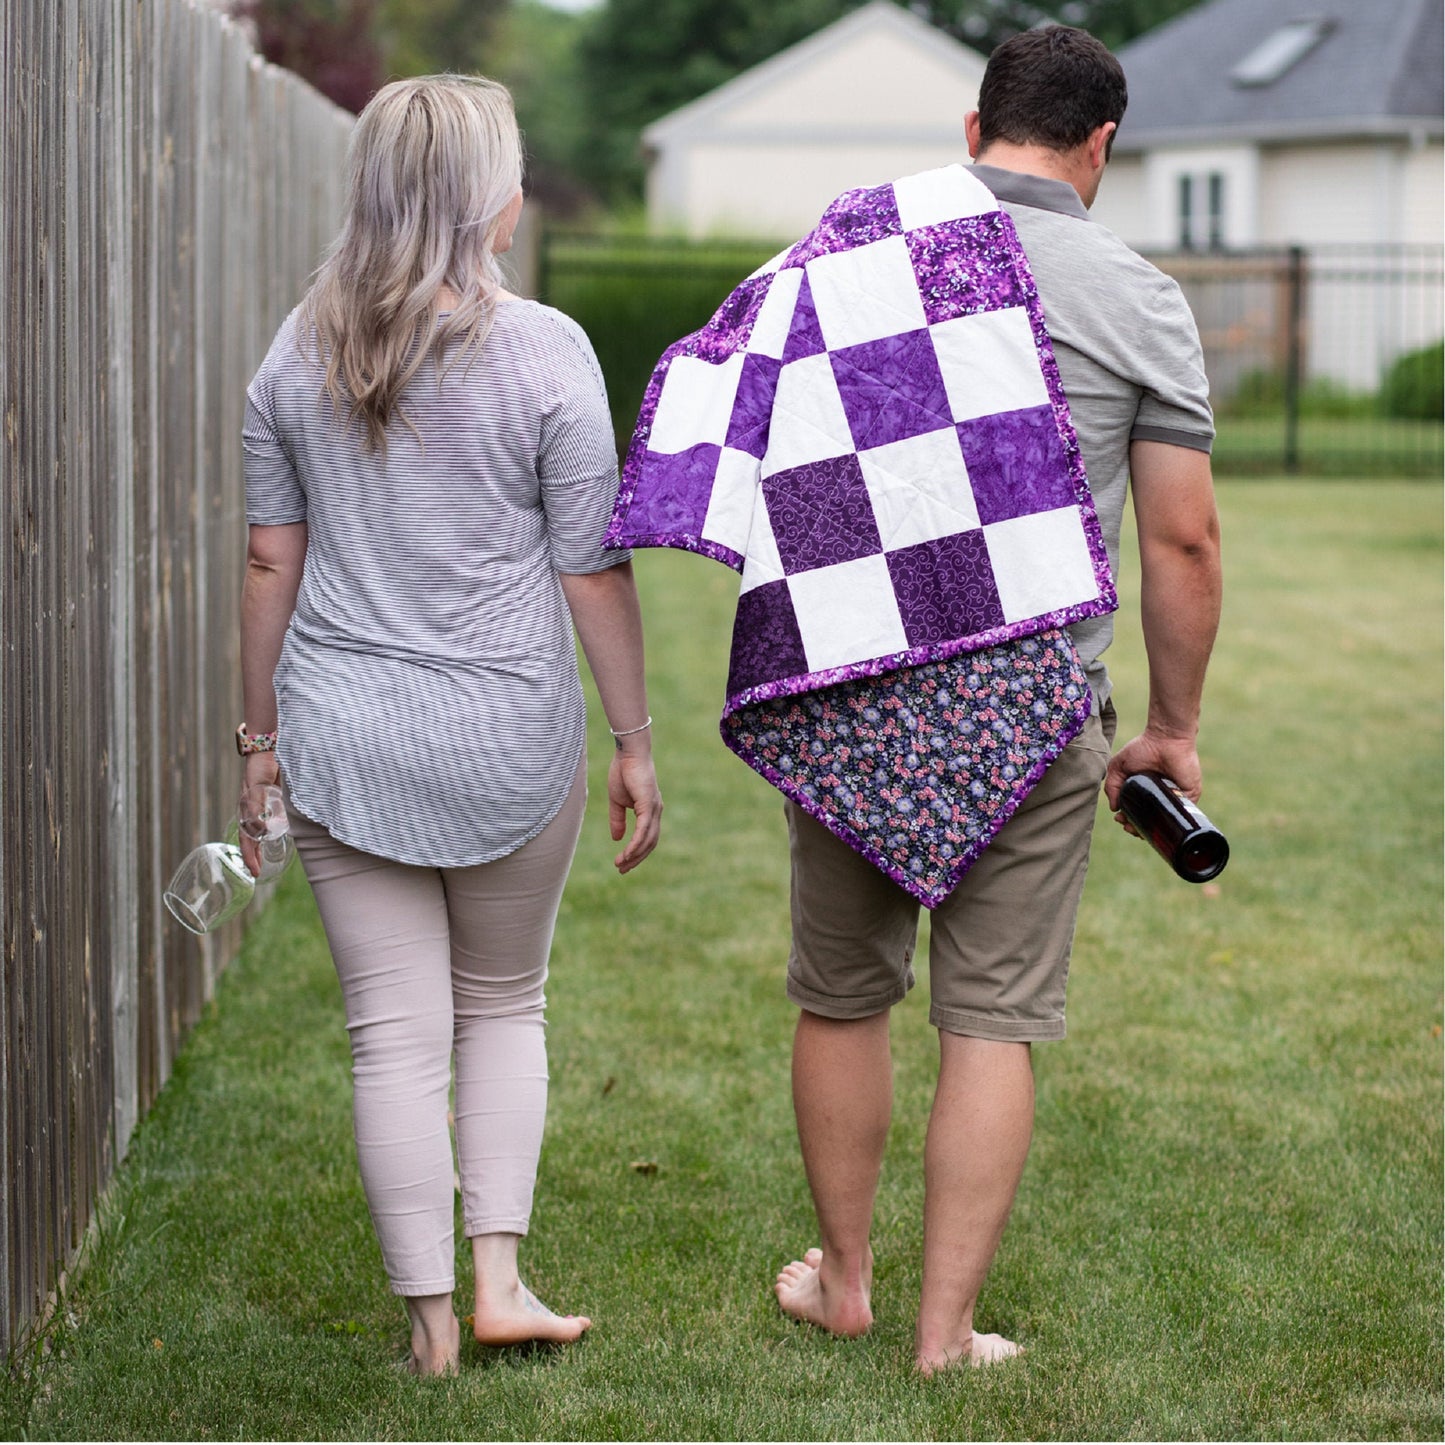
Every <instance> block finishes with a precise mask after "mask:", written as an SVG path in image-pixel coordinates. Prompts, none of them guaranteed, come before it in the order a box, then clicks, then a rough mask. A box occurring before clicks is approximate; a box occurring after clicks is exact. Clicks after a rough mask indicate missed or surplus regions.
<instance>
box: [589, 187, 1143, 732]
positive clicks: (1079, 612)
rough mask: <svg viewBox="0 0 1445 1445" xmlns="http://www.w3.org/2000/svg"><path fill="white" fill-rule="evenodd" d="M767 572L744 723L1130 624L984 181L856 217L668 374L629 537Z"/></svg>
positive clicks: (742, 678)
mask: <svg viewBox="0 0 1445 1445" xmlns="http://www.w3.org/2000/svg"><path fill="white" fill-rule="evenodd" d="M607 542H608V543H609V544H610V545H614V546H633V547H648V546H652V547H682V548H686V549H688V550H691V551H694V552H701V553H704V554H705V555H707V556H710V557H714V558H716V559H717V560H719V561H721V562H725V563H727V564H728V565H729V566H731V567H734V568H736V569H737V570H739V571H741V573H742V590H741V596H740V597H739V600H738V613H737V624H736V628H735V631H734V638H733V653H732V663H731V669H730V676H729V679H728V703H729V706H730V707H738V706H742V705H745V704H746V703H748V702H751V701H753V700H755V699H757V698H764V697H779V696H788V695H794V694H797V693H800V692H807V691H810V690H812V689H814V688H817V687H821V686H826V685H828V684H829V683H833V682H838V681H842V680H844V679H848V678H855V677H860V676H869V675H874V674H877V673H880V672H885V671H890V670H892V669H894V668H898V667H906V666H910V665H912V664H914V663H918V662H931V661H937V660H939V659H941V658H944V657H951V656H954V655H955V654H957V653H960V652H969V651H974V650H976V649H978V648H982V647H988V646H991V645H993V644H994V643H997V642H1001V641H1005V640H1007V639H1011V638H1017V637H1024V636H1029V635H1032V634H1034V633H1037V632H1040V631H1042V630H1044V629H1045V628H1048V627H1055V626H1061V625H1063V624H1065V623H1069V622H1074V621H1077V620H1079V619H1081V618H1084V617H1091V616H1096V615H1098V614H1100V613H1103V612H1108V611H1111V610H1113V608H1114V607H1115V605H1116V601H1115V595H1114V588H1113V581H1112V578H1111V575H1110V572H1109V564H1108V560H1107V557H1106V555H1105V552H1104V543H1103V538H1102V536H1101V535H1100V532H1099V525H1098V520H1097V517H1096V515H1095V512H1094V506H1093V501H1092V498H1091V497H1090V495H1089V487H1088V482H1087V480H1086V478H1085V475H1084V467H1083V461H1082V459H1081V457H1080V455H1079V447H1078V442H1077V440H1076V438H1075V436H1074V431H1073V426H1072V424H1071V423H1070V420H1069V413H1068V405H1067V402H1066V401H1065V398H1064V393H1063V387H1062V385H1061V384H1060V381H1059V374H1058V368H1057V366H1056V364H1055V362H1054V358H1053V353H1052V350H1051V348H1050V345H1049V339H1048V334H1047V332H1046V330H1045V328H1044V317H1043V310H1042V308H1041V306H1040V305H1039V300H1038V294H1037V291H1036V290H1035V287H1034V283H1033V277H1032V275H1031V274H1030V272H1029V269H1028V264H1027V262H1026V260H1025V258H1024V254H1023V250H1022V248H1021V246H1020V245H1019V242H1018V238H1017V236H1016V234H1015V232H1014V229H1013V224H1012V222H1011V221H1010V220H1009V218H1008V217H1007V216H1006V215H1005V214H1004V213H1003V212H1002V211H1001V210H999V208H998V204H997V202H996V201H995V199H994V197H993V194H992V193H991V192H990V191H989V190H988V188H987V187H986V186H984V185H983V184H982V183H981V182H980V181H978V180H976V179H975V178H974V177H973V176H972V175H970V174H969V172H968V171H967V170H966V169H965V168H964V167H962V166H947V167H944V168H943V169H941V170H935V171H926V172H924V173H922V174H921V175H916V176H909V177H906V178H904V179H902V180H898V181H894V182H893V183H891V184H890V185H885V186H879V187H876V188H874V189H871V190H862V191H851V192H848V193H846V194H845V195H843V196H841V197H839V198H838V200H836V201H835V202H834V203H833V204H832V205H831V206H830V207H829V208H828V210H827V212H826V213H825V214H824V216H823V218H822V220H821V221H820V222H819V224H818V225H817V227H815V228H814V230H813V231H811V232H810V233H809V234H808V235H807V236H805V237H804V238H803V239H802V240H801V241H800V242H798V244H797V245H795V246H793V247H791V248H790V249H789V250H787V251H785V252H783V253H782V254H781V255H780V256H778V257H776V258H775V259H774V260H773V261H771V262H769V263H768V265H766V266H765V267H763V268H762V269H761V270H760V271H758V272H757V273H755V274H754V275H752V276H750V277H749V278H748V279H747V280H746V281H744V282H743V283H742V284H741V285H740V286H739V287H738V288H737V289H736V290H735V291H734V292H733V293H732V294H731V295H730V296H729V297H728V298H727V300H726V301H724V303H723V304H722V306H721V307H720V308H719V310H718V312H717V314H716V315H715V316H714V317H713V318H712V320H711V321H709V322H708V324H707V325H706V326H705V327H703V328H702V330H700V331H697V332H695V333H693V334H692V335H691V336H687V337H684V338H683V339H682V340H681V341H679V342H677V343H676V344H675V345H673V346H671V347H669V348H668V349H667V351H666V352H665V353H664V354H663V356H662V359H661V360H660V361H659V362H658V364H657V367H656V369H655V370H654V372H653V375H652V379H651V381H650V383H649V384H648V388H647V392H646V395H645V397H644V400H643V404H642V410H641V414H640V416H639V418H638V422H637V428H636V431H635V433H634V435H633V439H632V444H631V446H630V448H629V450H628V454H627V460H626V463H625V466H624V468H623V478H622V488H621V491H620V493H619V496H618V500H617V507H616V510H615V512H614V515H613V519H612V523H611V526H610V528H609V530H608V533H607Z"/></svg>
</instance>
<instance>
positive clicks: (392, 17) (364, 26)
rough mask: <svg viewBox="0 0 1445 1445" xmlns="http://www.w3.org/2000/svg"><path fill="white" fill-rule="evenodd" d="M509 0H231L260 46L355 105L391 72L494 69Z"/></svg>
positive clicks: (322, 88)
mask: <svg viewBox="0 0 1445 1445" xmlns="http://www.w3.org/2000/svg"><path fill="white" fill-rule="evenodd" d="M507 6H508V0H231V3H230V7H229V8H230V12H231V14H232V15H233V16H235V17H236V19H238V20H242V21H245V22H247V23H249V24H250V26H251V27H252V29H253V32H254V34H255V37H256V48H257V49H258V50H259V51H260V52H261V54H262V55H264V56H265V57H266V59H267V60H269V61H271V62H272V63H273V64H275V65H283V66H285V67H286V69H288V70H292V71H295V72H296V74H297V75H299V76H301V77H302V79H304V80H307V81H309V82H310V83H311V84H312V85H314V86H315V87H316V88H317V90H319V91H320V92H321V93H322V94H323V95H325V96H329V97H330V98H331V99H332V100H334V101H335V102H336V103H337V105H340V106H344V107H345V108H346V109H347V110H350V111H359V110H360V109H361V108H362V106H364V105H365V104H366V102H367V101H368V100H370V99H371V97H372V96H373V95H374V94H375V93H376V92H377V90H379V89H380V88H381V86H382V85H383V84H384V83H385V82H386V81H387V80H388V79H390V78H392V77H396V76H405V75H428V74H433V73H435V72H437V71H442V70H459V71H471V70H483V71H484V70H486V68H487V66H486V63H485V62H486V60H487V58H488V51H489V47H490V45H491V43H492V39H493V36H494V33H495V30H496V24H497V21H498V19H499V17H500V16H501V15H503V14H504V12H505V11H506V9H507Z"/></svg>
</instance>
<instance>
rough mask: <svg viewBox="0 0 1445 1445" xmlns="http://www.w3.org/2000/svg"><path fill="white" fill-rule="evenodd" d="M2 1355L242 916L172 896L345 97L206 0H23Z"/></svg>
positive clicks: (8, 199)
mask: <svg viewBox="0 0 1445 1445" xmlns="http://www.w3.org/2000/svg"><path fill="white" fill-rule="evenodd" d="M0 26H3V31H0V43H3V59H4V66H3V77H0V86H3V101H4V103H3V110H0V113H3V114H4V116H5V128H4V133H3V136H0V277H3V282H0V284H3V287H4V305H3V311H0V410H3V437H0V458H3V462H0V466H3V475H0V536H3V539H4V546H5V551H6V556H5V571H4V581H3V637H4V661H3V664H0V704H3V707H0V712H3V732H0V892H3V899H4V904H3V920H0V929H3V939H4V977H3V989H0V1081H3V1088H4V1105H3V1109H0V1355H3V1354H4V1353H8V1352H9V1351H10V1350H12V1349H13V1347H14V1346H15V1345H16V1344H17V1343H18V1342H19V1341H20V1340H21V1339H23V1337H24V1335H25V1333H26V1330H27V1327H28V1326H29V1325H30V1324H31V1323H33V1322H34V1321H35V1320H36V1319H37V1318H38V1317H39V1316H40V1314H41V1313H42V1311H43V1309H44V1307H45V1302H46V1300H47V1298H49V1297H50V1296H51V1294H52V1293H53V1291H54V1289H55V1287H56V1285H57V1282H58V1280H59V1278H60V1276H61V1273H62V1272H63V1270H64V1269H65V1268H66V1267H67V1266H68V1264H69V1262H70V1261H71V1260H73V1258H74V1256H75V1253H76V1251H77V1249H78V1247H79V1245H80V1243H81V1240H82V1238H83V1236H84V1232H85V1229H86V1227H87V1224H88V1222H89V1220H90V1218H91V1216H92V1214H93V1211H94V1209H95V1206H96V1202H97V1199H98V1197H99V1194H100V1191H101V1189H102V1187H103V1186H104V1184H105V1182H106V1180H107V1178H108V1177H109V1175H110V1173H111V1171H112V1170H113V1169H114V1167H115V1165H116V1163H117V1162H118V1161H119V1159H120V1158H121V1156H122V1155H123V1154H124V1152H125V1148H126V1144H127V1141H128V1139H129V1138H130V1135H131V1131H132V1130H133V1128H134V1127H135V1124H136V1121H137V1119H138V1118H139V1116H140V1115H141V1113H142V1112H143V1111H144V1110H145V1108H146V1107H147V1105H148V1104H149V1103H150V1102H151V1101H152V1100H153V1099H154V1097H155V1095H156V1093H157V1092H158V1090H159V1089H160V1088H161V1085H162V1084H163V1083H164V1082H165V1079H166V1077H167V1075H168V1073H169V1070H170V1067H171V1062H172V1060H173V1058H174V1056H175V1051H176V1048H177V1046H178V1043H179V1041H180V1040H181V1038H182V1036H183V1035H184V1034H185V1032H186V1030H187V1028H188V1027H189V1026H190V1025H191V1024H192V1023H193V1022H194V1021H195V1020H196V1018H197V1016H198V1014H199V1013H200V1011H201V1008H202V1006H203V1004H204V1002H205V1000H206V999H207V998H208V996H209V995H210V992H211V989H212V986H213V984H214V982H215V978H216V974H217V971H218V970H219V969H220V967H221V966H222V964H223V963H224V961H225V959H226V957H227V956H228V954H229V953H230V952H231V951H232V949H233V948H234V945H235V943H236V941H237V936H238V935H237V933H236V931H235V929H234V927H233V928H232V930H231V931H230V932H229V933H226V934H223V935H222V936H220V937H218V938H215V939H208V940H205V941H204V942H202V941H199V940H196V939H194V938H192V937H191V936H190V935H189V934H186V933H185V932H183V931H182V930H181V929H180V928H179V927H178V926H177V925H176V924H174V923H173V922H171V920H170V919H169V917H168V916H167V915H166V914H165V912H164V909H163V908H162V905H161V901H160V893H161V887H162V884H163V881H164V879H165V877H166V876H167V875H168V873H169V871H170V870H171V868H173V867H174V865H175V864H176V862H177V861H178V860H179V859H180V858H181V857H182V856H183V855H184V854H185V852H186V851H187V850H188V849H189V848H190V847H191V846H193V845H194V844H195V843H197V842H199V841H201V840H203V839H204V838H206V837H209V836H214V835H215V834H216V833H217V832H218V830H219V829H221V828H222V826H223V825H224V823H225V821H226V818H227V816H228V814H229V812H230V811H231V810H232V808H233V794H234V789H235V784H236V780H237V776H238V772H237V764H236V759H235V755H234V752H233V751H232V750H231V744H230V732H231V729H232V728H233V727H234V725H235V723H236V721H237V719H238V718H239V715H240V702H239V685H238V675H237V668H238V644H237V637H236V621H235V619H236V604H237V599H238V596H239V589H240V582H241V571H242V564H243V548H244V510H243V488H242V480H241V474H240V445H239V436H240V427H241V415H242V407H243V404H244V391H245V386H246V383H247V381H248V379H249V377H250V375H251V373H252V371H253V370H254V368H255V366H256V365H257V363H258V362H259V360H260V358H261V356H262V355H263V354H264V352H265V348H266V346H267V344H268V343H269V341H270V338H271V335H272V333H273V331H274V330H275V328H276V326H277V325H278V324H279V322H280V321H281V319H282V318H283V317H284V315H285V314H286V312H287V310H288V309H289V308H290V307H291V306H292V305H294V304H295V302H296V301H297V299H298V298H299V297H300V295H301V293H302V290H303V289H304V286H305V283H306V279H307V277H308V276H309V274H310V272H311V271H312V270H313V268H314V267H315V265H316V263H317V261H318V260H319V258H320V254H321V251H322V248H323V247H324V245H325V243H326V242H327V240H329V238H330V235H331V234H332V231H333V228H334V225H335V222H336V218H337V215H338V212H339V204H340V199H341V186H342V183H343V171H344V151H345V145H346V140H347V136H348V133H349V130H350V122H351V117H350V116H348V115H346V114H345V113H344V112H341V111H339V110H337V109H336V108H335V107H333V106H332V105H330V104H329V103H328V102H327V101H325V100H323V99H322V98H321V97H320V96H318V95H317V94H316V93H315V92H314V91H312V90H310V89H309V88H308V87H306V86H304V85H303V84H301V83H300V82H299V81H297V80H296V79H295V78H294V77H292V76H290V75H287V74H286V73H284V72H282V71H279V70H277V69H275V68H274V67H271V66H267V65H265V64H264V63H262V62H261V61H260V60H259V59H258V58H257V57H256V56H255V55H254V54H253V52H252V51H251V49H250V47H249V45H248V43H247V40H246V38H245V36H244V34H243V33H242V32H241V31H240V30H238V29H237V28H236V27H234V26H232V25H230V24H229V23H227V22H226V21H224V20H223V19H222V18H221V17H220V16H219V15H218V14H216V13H215V12H214V11H212V10H209V9H205V8H200V7H198V6H197V5H195V4H193V3H191V0H63V3H57V0H0Z"/></svg>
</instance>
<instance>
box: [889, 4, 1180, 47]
mask: <svg viewBox="0 0 1445 1445" xmlns="http://www.w3.org/2000/svg"><path fill="white" fill-rule="evenodd" d="M1198 3H1199V0H1061V3H1058V4H1048V3H1043V0H912V3H910V4H909V6H908V8H909V9H911V10H912V11H913V12H914V13H915V14H917V15H922V16H923V17H924V18H925V19H927V20H931V21H932V22H933V23H934V24H935V25H937V26H938V28H939V29H940V30H946V31H947V32H948V33H949V34H950V35H953V36H955V37H956V38H957V39H959V40H962V41H964V42H965V43H966V44H968V45H972V46H974V47H975V48H976V49H978V50H981V51H983V52H984V53H985V54H987V53H988V52H989V51H991V50H992V49H993V48H994V46H996V45H998V44H999V43H1000V42H1001V41H1004V40H1007V39H1008V37H1009V36H1010V35H1017V34H1018V33H1019V32H1020V31H1021V30H1028V29H1030V28H1031V27H1032V26H1035V25H1046V24H1049V23H1050V22H1054V21H1057V22H1059V23H1061V24H1064V25H1078V26H1081V27H1082V28H1083V29H1085V30H1087V31H1089V32H1090V33H1091V34H1093V35H1096V36H1098V38H1099V39H1100V40H1102V41H1103V42H1104V44H1105V45H1107V46H1109V47H1110V48H1111V49H1112V48H1116V47H1118V46H1120V45H1124V44H1127V43H1128V42H1129V41H1130V40H1133V39H1135V37H1137V36H1139V35H1142V34H1143V33H1144V32H1145V31H1146V30H1152V29H1153V28H1154V27H1155V26H1156V25H1162V24H1163V23H1164V21H1166V20H1170V19H1172V18H1173V17H1174V16H1176V15H1178V14H1180V13H1182V12H1183V11H1185V10H1188V9H1190V8H1191V7H1192V6H1194V5H1197V4H1198Z"/></svg>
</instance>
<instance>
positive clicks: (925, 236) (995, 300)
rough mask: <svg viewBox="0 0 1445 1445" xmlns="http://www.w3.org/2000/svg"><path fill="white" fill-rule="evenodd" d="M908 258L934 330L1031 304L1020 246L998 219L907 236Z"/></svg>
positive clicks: (980, 219) (973, 219)
mask: <svg viewBox="0 0 1445 1445" xmlns="http://www.w3.org/2000/svg"><path fill="white" fill-rule="evenodd" d="M906 239H907V242H908V253H909V255H910V256H912V258H913V269H914V272H915V274H916V275H917V277H918V292H919V295H921V296H922V297H923V314H924V315H925V316H926V317H928V321H929V324H930V325H933V324H935V323H936V322H939V321H952V320H953V318H954V317H956V316H973V315H975V314H977V313H978V312H980V311H1001V310H1003V309H1004V308H1005V307H1009V306H1022V305H1024V304H1025V300H1026V298H1025V295H1024V287H1023V282H1022V281H1021V280H1020V279H1019V274H1018V267H1017V265H1016V264H1015V262H1014V255H1015V247H1016V244H1017V243H1016V242H1015V240H1014V237H1013V232H1012V228H1011V227H1010V226H1009V224H1008V222H1007V220H1006V219H1005V218H1004V217H1003V216H1001V215H998V214H994V215H990V216H973V217H969V218H968V219H966V220H959V221H945V222H944V223H943V224H941V225H938V226H924V227H921V228H920V229H919V230H917V231H910V232H909V233H908V235H907V238H906Z"/></svg>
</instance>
